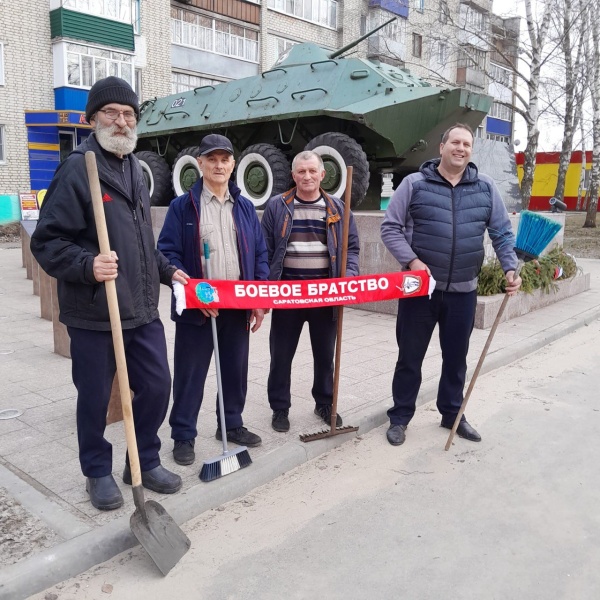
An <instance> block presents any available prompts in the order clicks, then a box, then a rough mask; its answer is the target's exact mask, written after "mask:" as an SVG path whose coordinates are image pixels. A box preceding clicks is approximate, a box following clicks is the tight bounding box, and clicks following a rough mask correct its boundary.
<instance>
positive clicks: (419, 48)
mask: <svg viewBox="0 0 600 600" xmlns="http://www.w3.org/2000/svg"><path fill="white" fill-rule="evenodd" d="M422 53H423V36H422V35H419V34H418V33H413V34H412V54H413V56H416V57H417V58H421V54H422Z"/></svg>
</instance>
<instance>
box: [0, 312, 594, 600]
mask: <svg viewBox="0 0 600 600" xmlns="http://www.w3.org/2000/svg"><path fill="white" fill-rule="evenodd" d="M598 318H600V306H598V307H595V308H593V309H589V310H586V311H583V312H582V313H580V314H578V315H576V316H574V317H571V318H570V319H567V320H566V321H564V322H562V323H559V324H557V325H554V326H553V327H550V328H548V329H546V330H544V331H543V332H540V333H539V334H538V335H537V336H534V337H532V338H529V339H528V340H527V342H526V343H520V344H519V345H516V344H515V345H512V346H508V347H506V348H502V349H500V350H498V351H496V352H492V353H490V354H489V355H488V356H487V358H486V362H485V363H484V365H483V366H482V369H481V374H484V373H488V372H490V371H493V370H495V369H498V368H500V367H503V366H506V365H508V364H510V363H512V362H514V361H516V360H518V359H520V358H523V357H524V356H526V355H528V354H531V353H533V352H535V351H537V350H539V349H540V348H543V347H544V346H546V345H548V344H550V343H552V342H554V341H556V340H558V339H560V338H562V337H564V336H566V335H568V334H569V333H572V332H574V331H576V330H577V329H579V328H580V327H584V326H586V325H588V324H589V323H591V322H592V321H594V320H596V319H598ZM473 370H474V369H472V368H470V369H469V373H468V376H469V378H470V377H471V376H472V373H473ZM436 395H437V377H435V378H433V379H431V380H429V381H427V382H423V385H422V386H421V391H420V393H419V397H418V399H417V406H422V405H423V404H426V403H428V402H431V401H434V400H435V398H436ZM388 407H389V400H387V399H386V400H385V401H384V400H380V401H379V402H376V403H374V404H372V405H371V406H369V407H368V408H366V409H364V410H362V411H360V412H358V413H355V414H352V413H350V414H349V415H348V417H349V420H351V421H352V424H353V425H358V427H359V431H358V433H355V434H354V435H352V436H348V435H339V436H333V437H331V438H326V439H322V440H317V441H315V442H311V443H308V444H306V443H302V442H300V441H289V442H287V443H286V444H284V445H283V446H282V447H280V448H277V449H276V450H273V451H272V452H269V453H268V454H266V455H263V456H261V457H260V458H258V459H257V460H256V462H254V463H253V466H252V469H244V470H242V471H240V472H238V473H236V474H235V476H234V477H231V478H224V479H223V480H221V485H219V486H212V487H211V486H210V485H206V484H202V483H199V484H198V485H195V486H194V487H192V488H191V489H189V490H186V491H185V492H183V493H181V494H177V495H176V496H172V497H168V498H165V499H164V500H161V504H162V505H163V506H164V508H165V509H166V510H167V512H168V513H169V514H170V515H171V516H172V517H173V519H174V520H175V521H176V522H177V523H179V524H182V523H185V522H186V521H188V520H190V519H192V518H195V517H197V516H199V515H201V514H202V513H204V512H206V511H208V510H210V509H214V508H216V507H218V506H221V505H222V504H224V503H226V502H230V501H231V500H235V499H236V498H239V497H241V496H243V495H244V494H247V493H248V492H250V491H251V490H253V489H255V488H257V487H259V486H261V485H264V484H265V483H268V482H270V481H272V480H273V479H275V478H277V477H278V476H280V475H282V474H284V473H286V472H288V471H290V470H291V469H293V468H295V467H298V466H300V465H302V464H304V463H306V462H308V461H309V460H312V459H313V458H316V457H318V456H320V455H322V454H324V453H325V452H328V451H330V450H332V449H333V448H337V447H338V446H341V445H342V444H343V443H345V442H347V441H349V440H350V439H353V438H355V437H357V436H358V435H362V434H365V433H367V432H369V431H371V430H372V429H375V428H376V427H380V426H381V425H383V424H385V423H387V422H388V419H387V415H386V410H387V408H388ZM136 545H137V540H136V539H135V537H134V536H133V534H132V533H131V531H130V529H129V516H123V517H121V518H119V519H117V520H115V521H113V522H111V523H108V524H106V525H104V526H102V527H99V528H97V529H93V530H91V531H89V532H87V533H83V534H81V535H79V536H77V537H73V538H71V539H69V540H67V541H65V542H63V543H61V544H58V545H57V546H55V547H53V548H50V549H48V550H44V551H42V552H39V553H37V554H35V555H33V556H32V557H30V558H28V559H26V560H23V561H20V562H17V563H15V564H13V565H10V566H8V567H5V568H4V569H2V571H1V572H0V600H24V599H26V598H28V597H30V596H31V595H32V594H35V593H38V592H41V591H43V590H45V589H47V588H49V587H51V586H53V585H55V584H57V583H60V582H61V581H64V580H66V579H69V578H70V577H74V576H76V575H79V574H80V573H83V572H84V571H86V570H88V569H90V568H91V567H93V566H95V565H97V564H99V563H101V562H104V561H106V560H109V559H110V558H112V557H114V556H116V555H117V554H120V553H121V552H124V551H125V550H128V549H130V548H132V547H134V546H136ZM148 562H149V563H151V561H148ZM149 568H152V567H151V566H150V567H149Z"/></svg>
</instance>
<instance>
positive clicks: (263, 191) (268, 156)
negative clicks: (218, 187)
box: [235, 144, 291, 208]
mask: <svg viewBox="0 0 600 600" xmlns="http://www.w3.org/2000/svg"><path fill="white" fill-rule="evenodd" d="M235 180H236V183H237V185H238V187H239V188H240V189H241V190H242V195H243V196H245V197H246V198H248V199H249V200H250V201H251V202H252V203H253V204H254V206H255V207H256V208H263V207H264V206H265V204H266V203H267V201H268V200H269V198H271V197H272V196H276V195H277V194H283V192H285V191H287V190H288V189H289V188H290V187H291V185H290V180H291V175H290V162H289V161H288V159H287V158H286V156H285V154H284V153H283V152H282V151H281V150H279V148H276V147H275V146H272V145H271V144H254V145H253V146H248V148H246V149H245V150H244V151H243V152H242V153H241V154H240V156H239V158H238V162H237V168H236V171H235Z"/></svg>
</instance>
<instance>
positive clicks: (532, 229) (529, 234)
mask: <svg viewBox="0 0 600 600" xmlns="http://www.w3.org/2000/svg"><path fill="white" fill-rule="evenodd" d="M560 227H561V225H560V223H557V222H556V221H553V220H551V219H548V218H547V217H544V216H542V215H540V214H539V213H535V212H531V211H529V210H524V211H522V212H521V218H520V220H519V228H518V229H517V239H516V242H515V248H514V250H515V254H516V255H517V258H518V259H519V262H518V264H517V268H516V269H515V277H518V276H519V273H520V272H521V269H522V268H523V265H524V264H525V263H526V262H529V261H531V260H534V259H536V258H538V256H539V255H540V254H541V253H542V252H543V251H544V249H545V248H546V246H547V245H548V244H549V243H550V242H551V241H552V239H553V238H554V236H555V235H556V234H557V233H558V232H559V231H560ZM509 298H510V296H509V295H508V294H505V295H504V298H503V300H502V304H501V305H500V309H499V310H498V314H497V315H496V319H495V320H494V323H493V325H492V328H491V329H490V333H489V335H488V338H487V341H486V342H485V346H484V347H483V350H482V352H481V356H480V357H479V361H478V362H477V366H476V367H475V372H474V373H473V377H472V379H471V381H470V383H469V387H468V389H467V393H466V394H465V397H464V399H463V401H462V404H461V405H460V410H459V411H458V414H457V415H456V419H455V421H454V425H453V426H452V431H451V432H450V435H449V436H448V441H447V442H446V447H445V450H448V449H449V448H450V446H451V445H452V440H453V439H454V435H455V434H456V430H457V428H458V426H459V424H460V420H461V418H462V416H463V414H464V412H465V409H466V408H467V402H469V398H470V396H471V392H472V391H473V388H474V387H475V381H476V380H477V377H478V376H479V371H481V367H482V366H483V361H484V360H485V357H486V355H487V351H488V349H489V347H490V344H491V343H492V339H493V337H494V335H495V333H496V329H497V328H498V324H499V323H500V319H501V317H502V314H503V313H504V309H505V308H506V304H507V303H508V299H509Z"/></svg>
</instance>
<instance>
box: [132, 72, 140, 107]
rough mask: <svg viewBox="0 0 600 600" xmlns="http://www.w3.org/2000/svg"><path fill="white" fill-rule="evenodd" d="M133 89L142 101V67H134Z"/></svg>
mask: <svg viewBox="0 0 600 600" xmlns="http://www.w3.org/2000/svg"><path fill="white" fill-rule="evenodd" d="M133 91H134V92H135V95H136V96H137V97H138V98H139V99H140V102H141V101H142V69H134V71H133Z"/></svg>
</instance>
